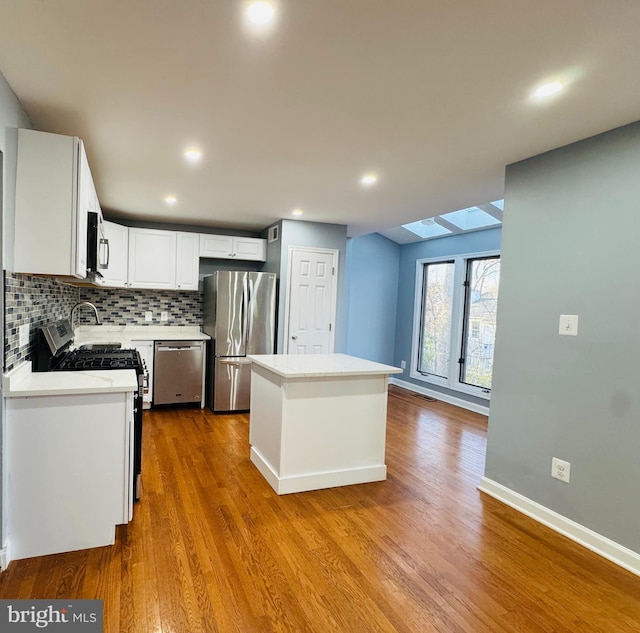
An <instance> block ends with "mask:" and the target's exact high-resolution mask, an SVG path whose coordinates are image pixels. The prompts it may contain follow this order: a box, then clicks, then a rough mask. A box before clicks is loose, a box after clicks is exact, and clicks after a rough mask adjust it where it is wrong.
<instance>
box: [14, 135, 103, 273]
mask: <svg viewBox="0 0 640 633" xmlns="http://www.w3.org/2000/svg"><path fill="white" fill-rule="evenodd" d="M94 191H95V189H94V186H93V181H92V179H91V171H90V169H89V163H88V162H87V157H86V154H85V151H84V146H83V143H82V141H81V140H80V139H79V138H76V137H74V136H62V135H60V134H49V133H47V132H37V131H34V130H18V166H17V174H16V213H15V216H16V217H15V257H14V271H15V272H21V273H32V274H43V275H62V276H72V277H77V278H85V277H86V275H87V212H88V210H89V208H90V206H92V205H94V204H95V202H94V198H93V195H94V194H93V192H94ZM96 200H97V198H96Z"/></svg>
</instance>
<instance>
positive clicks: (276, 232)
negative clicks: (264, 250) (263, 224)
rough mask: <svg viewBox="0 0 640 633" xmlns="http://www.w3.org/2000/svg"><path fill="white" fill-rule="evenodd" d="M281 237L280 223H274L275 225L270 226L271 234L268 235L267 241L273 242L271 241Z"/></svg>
mask: <svg viewBox="0 0 640 633" xmlns="http://www.w3.org/2000/svg"><path fill="white" fill-rule="evenodd" d="M279 239H280V226H279V225H278V224H274V225H273V226H271V227H269V234H268V237H267V241H268V242H269V244H271V242H277V241H278V240H279Z"/></svg>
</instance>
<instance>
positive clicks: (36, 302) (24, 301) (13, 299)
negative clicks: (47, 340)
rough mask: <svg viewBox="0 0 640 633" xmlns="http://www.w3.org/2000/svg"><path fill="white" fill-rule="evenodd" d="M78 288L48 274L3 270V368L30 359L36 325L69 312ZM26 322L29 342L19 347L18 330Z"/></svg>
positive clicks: (77, 295)
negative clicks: (47, 275)
mask: <svg viewBox="0 0 640 633" xmlns="http://www.w3.org/2000/svg"><path fill="white" fill-rule="evenodd" d="M79 296H80V294H79V289H78V288H76V287H74V286H68V285H66V284H63V283H60V282H59V281H57V280H56V279H53V278H49V277H34V276H32V275H22V274H18V273H9V272H5V273H4V321H5V330H4V332H5V336H4V369H5V370H6V371H9V370H11V369H13V367H15V365H17V364H18V363H20V362H21V361H23V360H28V359H30V358H31V351H32V348H33V346H34V345H35V341H36V334H37V332H38V328H40V327H42V326H43V325H44V324H45V323H48V322H49V321H55V320H56V319H61V318H63V317H67V316H69V315H70V314H71V308H72V307H73V306H74V305H75V304H76V303H77V302H78V301H79ZM25 323H28V324H29V327H30V335H29V339H30V340H29V344H28V345H23V346H22V347H20V344H19V332H18V329H19V327H20V326H21V325H24V324H25Z"/></svg>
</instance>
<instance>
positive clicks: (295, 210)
mask: <svg viewBox="0 0 640 633" xmlns="http://www.w3.org/2000/svg"><path fill="white" fill-rule="evenodd" d="M303 213H304V211H303V210H302V209H294V210H293V211H292V212H291V215H295V216H300V215H302V214H303Z"/></svg>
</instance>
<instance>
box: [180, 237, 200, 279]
mask: <svg viewBox="0 0 640 633" xmlns="http://www.w3.org/2000/svg"><path fill="white" fill-rule="evenodd" d="M176 239H177V246H176V287H177V288H178V290H197V289H198V272H199V269H200V235H198V233H183V232H178V233H177V238H176Z"/></svg>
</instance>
